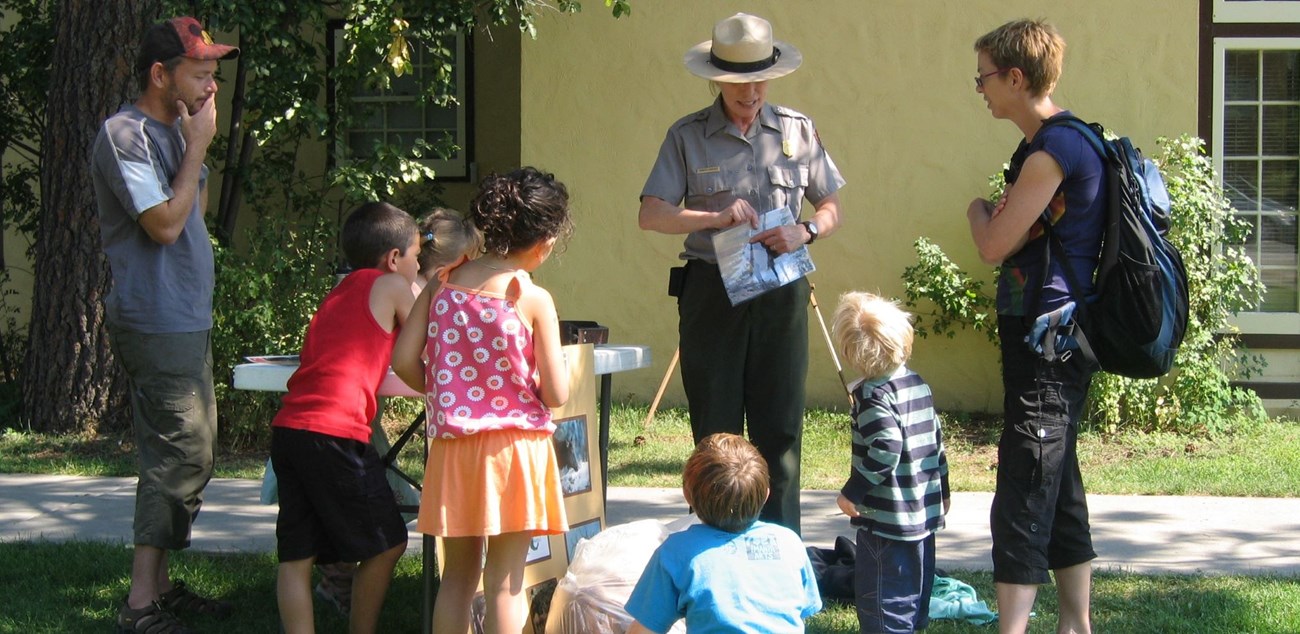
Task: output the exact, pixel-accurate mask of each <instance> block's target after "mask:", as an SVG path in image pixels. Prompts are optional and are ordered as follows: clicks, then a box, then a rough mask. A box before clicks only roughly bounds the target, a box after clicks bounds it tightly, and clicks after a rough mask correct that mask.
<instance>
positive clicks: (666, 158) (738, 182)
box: [641, 97, 844, 262]
mask: <svg viewBox="0 0 1300 634" xmlns="http://www.w3.org/2000/svg"><path fill="white" fill-rule="evenodd" d="M843 186H844V178H843V177H842V176H840V171H839V169H837V168H836V167H835V162H834V161H832V160H831V157H830V155H828V154H827V153H826V150H825V148H823V147H822V143H821V139H819V138H818V137H817V132H816V130H815V129H814V128H813V123H812V120H811V119H809V118H808V117H806V116H804V115H802V114H799V113H798V112H795V111H793V110H790V109H789V108H782V107H780V106H772V105H767V104H765V105H764V106H763V108H762V110H760V111H759V113H758V120H757V121H756V122H755V123H754V124H753V125H751V126H749V133H748V135H747V136H745V135H741V133H740V129H739V128H737V127H736V125H735V124H734V123H732V122H731V121H730V120H729V119H727V116H726V113H724V112H723V110H722V98H721V97H719V98H718V99H717V100H715V101H714V102H713V105H711V106H709V107H707V108H705V109H703V110H700V111H699V112H695V113H692V114H689V115H686V116H685V117H682V118H681V119H679V120H678V121H677V122H676V123H674V124H673V125H672V127H670V128H668V134H667V136H666V137H665V138H664V143H663V145H662V146H660V148H659V158H658V159H657V160H655V166H654V169H652V170H651V171H650V177H649V178H647V179H646V183H645V187H644V188H643V189H642V190H641V196H643V197H644V196H654V197H656V198H661V199H663V200H665V201H667V202H669V203H671V204H674V205H683V206H684V207H686V208H687V209H698V210H703V211H721V210H723V209H725V208H726V207H727V206H728V205H730V204H731V203H732V201H734V200H735V199H737V198H743V199H745V200H747V201H749V204H750V205H752V206H753V207H754V210H755V211H757V212H758V213H763V212H766V211H771V210H773V209H776V208H778V207H789V209H790V215H791V216H793V217H795V218H798V217H799V212H800V209H801V208H802V207H803V200H804V198H807V199H808V201H809V202H811V203H813V204H816V203H818V202H820V201H821V200H822V199H823V198H825V197H827V196H829V195H831V194H833V193H835V192H836V191H838V190H839V188H840V187H843ZM683 201H685V203H684V204H683ZM715 232H716V230H713V229H710V230H707V231H696V232H694V233H691V234H689V235H687V236H686V243H685V249H686V250H685V251H683V252H682V254H681V257H682V259H699V260H705V261H708V262H716V261H717V257H716V256H715V255H714V253H713V241H712V236H713V234H714V233H715Z"/></svg>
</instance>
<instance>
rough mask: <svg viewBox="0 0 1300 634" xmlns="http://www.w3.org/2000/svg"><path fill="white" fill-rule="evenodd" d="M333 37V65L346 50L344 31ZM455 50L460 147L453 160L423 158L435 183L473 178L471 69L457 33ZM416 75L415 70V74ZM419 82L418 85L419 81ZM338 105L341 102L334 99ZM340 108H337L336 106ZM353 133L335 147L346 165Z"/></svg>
mask: <svg viewBox="0 0 1300 634" xmlns="http://www.w3.org/2000/svg"><path fill="white" fill-rule="evenodd" d="M330 35H331V37H332V38H333V39H334V58H335V59H334V63H335V64H337V61H338V56H339V55H340V54H341V51H343V50H344V48H345V46H346V43H345V42H344V41H343V28H342V27H341V26H340V27H335V28H332V29H331V34H330ZM454 37H455V38H456V51H455V57H456V59H455V61H454V62H453V64H454V65H455V71H454V72H455V75H456V94H455V97H456V103H457V104H458V105H457V106H456V131H455V134H454V137H453V139H452V142H453V143H455V144H456V147H458V148H460V150H459V151H458V152H457V156H456V157H454V158H450V159H443V158H438V157H426V158H422V159H420V162H421V163H423V164H424V165H427V166H429V167H430V168H432V169H433V171H434V174H435V176H434V178H435V180H468V179H469V178H470V170H471V161H470V147H469V145H470V129H469V109H470V103H469V99H468V95H469V84H470V77H469V67H468V58H469V54H468V47H467V46H466V42H465V39H466V38H465V34H464V33H456V34H455V35H454ZM413 72H415V71H413ZM417 83H419V82H417ZM335 89H336V90H337V88H335ZM407 100H409V101H411V102H412V103H415V102H416V97H405V96H404V97H399V98H393V97H387V98H386V97H362V98H354V100H353V101H354V102H357V103H360V102H366V101H370V102H381V101H407ZM335 104H338V100H335ZM336 107H337V105H336ZM348 132H350V130H346V131H344V132H343V133H342V134H341V135H340V138H339V140H338V142H337V144H336V145H335V148H334V156H335V157H336V159H337V160H338V161H340V162H346V161H347V156H348V154H349V148H348V143H347V141H346V140H345V139H346V137H347V135H348ZM426 140H428V141H429V142H430V143H431V144H435V145H436V144H437V142H439V141H441V139H437V138H430V139H426Z"/></svg>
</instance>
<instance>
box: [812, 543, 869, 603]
mask: <svg viewBox="0 0 1300 634" xmlns="http://www.w3.org/2000/svg"><path fill="white" fill-rule="evenodd" d="M856 556H857V546H855V545H854V543H853V541H852V540H850V539H849V538H847V537H844V536H843V535H840V536H838V537H836V538H835V548H834V549H830V548H818V547H816V546H808V559H809V560H810V561H811V562H812V567H813V576H814V577H815V578H816V579H817V590H818V591H819V592H820V593H821V595H822V601H823V602H824V603H847V604H849V605H852V604H853V602H854V601H855V600H856V594H855V593H854V592H853V566H854V562H855V558H856Z"/></svg>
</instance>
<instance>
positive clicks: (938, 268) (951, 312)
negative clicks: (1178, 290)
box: [903, 135, 1264, 434]
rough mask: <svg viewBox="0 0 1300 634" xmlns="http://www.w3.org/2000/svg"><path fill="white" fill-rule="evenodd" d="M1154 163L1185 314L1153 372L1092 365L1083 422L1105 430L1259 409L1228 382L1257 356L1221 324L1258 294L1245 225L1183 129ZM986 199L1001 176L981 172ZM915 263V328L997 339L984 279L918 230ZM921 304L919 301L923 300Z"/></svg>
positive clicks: (1220, 418) (1159, 427)
mask: <svg viewBox="0 0 1300 634" xmlns="http://www.w3.org/2000/svg"><path fill="white" fill-rule="evenodd" d="M1157 143H1158V145H1159V147H1160V154H1159V156H1158V157H1157V158H1156V163H1157V164H1158V165H1159V166H1160V169H1161V172H1162V173H1163V174H1164V176H1165V183H1166V185H1167V186H1168V187H1169V196H1170V200H1171V203H1172V205H1171V206H1172V210H1171V217H1172V221H1171V224H1172V226H1171V228H1170V231H1169V238H1170V240H1171V241H1172V242H1173V243H1174V245H1175V246H1177V247H1178V250H1179V251H1180V252H1181V254H1182V256H1183V262H1184V264H1185V265H1186V267H1187V277H1188V280H1187V281H1188V296H1189V300H1190V310H1189V313H1190V318H1189V320H1188V327H1187V335H1186V337H1185V339H1184V340H1183V345H1182V347H1181V348H1180V349H1179V351H1178V356H1177V358H1176V360H1175V363H1176V365H1175V368H1174V370H1173V371H1172V372H1170V373H1169V375H1167V376H1164V377H1161V378H1159V379H1129V378H1124V377H1120V376H1115V375H1112V374H1107V373H1104V372H1103V373H1099V374H1097V375H1096V377H1095V378H1094V379H1093V382H1092V388H1091V391H1090V393H1089V411H1088V412H1087V414H1086V415H1085V418H1084V424H1085V425H1086V426H1088V427H1090V428H1093V429H1098V430H1101V431H1105V432H1114V431H1118V430H1120V429H1121V428H1124V429H1140V430H1150V431H1175V432H1181V433H1194V434H1213V433H1218V432H1223V431H1227V430H1229V429H1231V428H1232V427H1233V426H1234V425H1237V424H1240V423H1243V422H1246V421H1256V420H1259V419H1261V418H1262V417H1263V416H1264V412H1263V407H1262V406H1261V404H1260V401H1259V398H1258V397H1257V396H1256V395H1255V394H1254V392H1251V391H1250V390H1246V389H1242V388H1238V387H1234V386H1233V385H1232V381H1233V380H1234V379H1238V378H1244V377H1248V376H1250V375H1251V374H1253V373H1255V372H1257V371H1258V370H1259V368H1260V367H1261V364H1262V360H1261V359H1260V358H1259V357H1257V356H1252V355H1242V354H1241V353H1240V350H1238V349H1237V348H1236V347H1235V341H1234V339H1233V338H1232V337H1230V336H1224V334H1225V333H1227V334H1230V333H1233V332H1235V328H1234V327H1233V326H1232V325H1231V324H1230V323H1229V318H1230V317H1231V316H1232V315H1233V314H1235V313H1236V312H1238V311H1240V310H1244V309H1247V308H1250V307H1253V306H1254V305H1255V304H1256V303H1258V302H1259V299H1260V296H1261V294H1262V292H1263V285H1262V284H1261V283H1260V281H1259V271H1258V270H1257V269H1256V268H1255V266H1254V264H1253V263H1252V262H1251V261H1250V259H1249V258H1248V257H1247V256H1246V252H1245V250H1244V249H1243V248H1242V245H1243V244H1244V240H1245V237H1246V235H1247V234H1246V232H1247V229H1248V225H1247V224H1246V223H1245V222H1243V221H1242V220H1241V219H1239V218H1237V217H1236V216H1235V214H1234V211H1233V209H1232V207H1231V205H1230V203H1229V202H1228V198H1227V196H1226V195H1225V194H1224V192H1223V189H1222V187H1220V186H1219V184H1218V179H1217V178H1216V176H1215V174H1214V168H1213V166H1212V165H1211V163H1210V160H1209V158H1208V157H1206V156H1205V154H1204V152H1203V145H1204V144H1203V142H1202V141H1201V140H1200V139H1197V138H1195V137H1191V136H1188V135H1183V136H1181V137H1179V138H1177V139H1172V140H1171V139H1165V138H1161V139H1159V140H1158V141H1157ZM990 184H991V185H992V187H993V190H994V193H993V196H992V197H993V198H994V199H996V198H997V196H998V194H999V193H1000V192H1001V189H1002V186H1003V183H1002V179H1001V176H1000V175H998V176H995V177H993V178H992V179H990ZM915 248H916V252H917V263H916V264H914V265H912V266H909V267H907V268H906V269H904V271H903V282H904V286H905V289H906V304H907V306H908V307H910V308H911V309H912V310H913V311H914V312H916V313H917V333H918V334H920V335H921V336H927V335H931V334H943V335H947V336H950V337H951V336H952V335H953V333H954V331H955V329H956V328H970V329H972V330H974V331H976V332H981V333H983V334H985V335H986V336H988V338H989V341H991V342H994V343H995V344H996V341H997V337H996V329H997V316H996V307H995V304H994V300H993V298H992V296H991V295H990V294H989V293H988V292H986V291H985V288H986V282H985V281H984V280H982V279H976V278H974V277H973V276H971V275H970V274H968V273H966V272H964V271H962V270H961V268H960V267H958V266H957V265H955V264H953V263H952V261H951V260H949V259H948V257H947V255H945V254H944V252H943V251H942V249H940V248H939V247H938V246H937V245H935V244H934V243H932V242H930V241H929V240H928V239H926V238H924V237H922V238H919V239H917V241H916V243H915ZM921 303H928V304H929V306H928V307H927V308H922V307H921Z"/></svg>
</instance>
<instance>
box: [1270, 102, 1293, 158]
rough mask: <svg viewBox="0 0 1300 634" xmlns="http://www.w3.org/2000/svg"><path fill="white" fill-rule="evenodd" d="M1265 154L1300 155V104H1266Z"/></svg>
mask: <svg viewBox="0 0 1300 634" xmlns="http://www.w3.org/2000/svg"><path fill="white" fill-rule="evenodd" d="M1263 136H1264V154H1266V155H1271V156H1298V155H1300V106H1264V135H1263Z"/></svg>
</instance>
